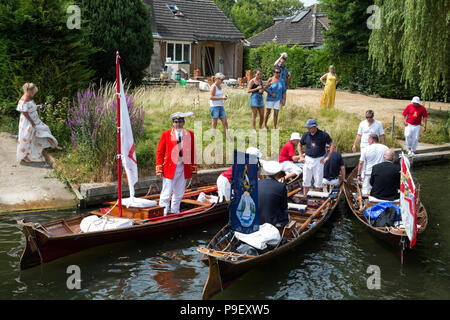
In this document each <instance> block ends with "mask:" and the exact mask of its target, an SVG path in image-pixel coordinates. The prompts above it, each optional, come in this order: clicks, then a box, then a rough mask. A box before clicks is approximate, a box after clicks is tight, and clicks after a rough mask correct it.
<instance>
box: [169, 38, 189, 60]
mask: <svg viewBox="0 0 450 320" xmlns="http://www.w3.org/2000/svg"><path fill="white" fill-rule="evenodd" d="M169 44H173V45H174V46H173V56H174V57H176V51H177V50H176V45H177V44H179V45H181V56H182V57H183V58H184V60H180V61H178V60H172V61H171V62H183V61H188V62H189V64H190V63H191V57H192V44H191V43H190V42H187V41H167V42H166V60H167V58H168V53H169ZM185 44H187V45H189V57H188V59H186V57H185V56H184V45H185Z"/></svg>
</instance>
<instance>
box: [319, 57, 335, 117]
mask: <svg viewBox="0 0 450 320" xmlns="http://www.w3.org/2000/svg"><path fill="white" fill-rule="evenodd" d="M328 70H329V72H328V73H325V74H324V75H323V76H322V77H321V78H320V82H322V84H323V85H324V86H325V88H324V89H323V95H322V99H321V100H320V107H321V108H323V107H324V108H330V109H331V108H334V98H335V97H336V87H337V85H338V83H339V78H338V76H337V75H336V74H335V73H334V66H332V65H331V66H330V67H329V69H328ZM325 78H327V83H325V82H324V81H323V80H324V79H325Z"/></svg>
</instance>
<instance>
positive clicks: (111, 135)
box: [66, 85, 144, 178]
mask: <svg viewBox="0 0 450 320" xmlns="http://www.w3.org/2000/svg"><path fill="white" fill-rule="evenodd" d="M113 88H114V87H113V86H112V85H107V86H106V87H104V88H102V89H100V90H99V91H95V90H94V89H88V90H86V91H81V92H79V93H78V94H77V99H76V100H75V101H73V103H72V105H71V106H70V107H69V109H68V117H67V121H66V124H67V127H68V128H69V131H70V135H71V140H72V143H73V148H74V150H75V152H76V153H78V157H79V158H80V160H81V161H82V162H84V163H91V164H92V167H93V168H97V169H98V170H97V171H96V172H95V174H96V175H98V176H103V177H111V176H113V175H114V173H115V168H116V166H115V163H116V153H117V147H116V146H117V129H116V122H117V113H116V112H117V99H115V96H114V94H112V93H113V92H114V90H113ZM126 99H127V106H128V113H129V115H130V121H131V126H132V130H133V137H134V139H135V142H137V141H138V140H139V139H140V138H141V137H142V136H143V130H144V129H143V124H144V110H143V107H142V105H136V104H135V103H134V99H133V97H131V96H128V95H126ZM93 178H95V177H93Z"/></svg>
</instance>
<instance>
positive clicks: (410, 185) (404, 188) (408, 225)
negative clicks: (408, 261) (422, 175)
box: [400, 154, 417, 248]
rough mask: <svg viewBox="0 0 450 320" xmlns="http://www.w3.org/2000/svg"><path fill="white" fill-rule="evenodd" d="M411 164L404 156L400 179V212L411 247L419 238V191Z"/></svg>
mask: <svg viewBox="0 0 450 320" xmlns="http://www.w3.org/2000/svg"><path fill="white" fill-rule="evenodd" d="M409 167H410V164H409V160H408V158H407V157H405V155H404V154H402V160H401V178H400V211H401V214H402V221H403V224H404V226H405V231H406V235H407V236H408V239H409V243H410V244H409V247H410V248H412V247H413V246H414V245H415V244H416V236H417V190H416V186H415V185H414V181H413V179H412V176H411V171H410V170H409Z"/></svg>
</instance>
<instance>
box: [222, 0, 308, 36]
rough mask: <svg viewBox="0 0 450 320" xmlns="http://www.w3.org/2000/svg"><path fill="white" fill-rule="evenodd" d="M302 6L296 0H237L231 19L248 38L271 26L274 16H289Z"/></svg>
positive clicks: (232, 8)
mask: <svg viewBox="0 0 450 320" xmlns="http://www.w3.org/2000/svg"><path fill="white" fill-rule="evenodd" d="M219 1H220V0H219ZM302 8H303V3H302V2H301V1H298V0H237V1H236V2H235V3H234V4H233V6H232V7H231V20H232V22H233V23H234V24H235V25H236V27H237V28H238V29H239V30H240V31H241V32H242V33H243V34H244V35H245V37H247V38H249V37H251V36H254V35H255V34H257V33H259V32H261V31H263V30H264V29H267V28H268V27H270V26H272V25H273V18H274V17H278V16H291V15H293V14H294V13H296V12H297V11H298V10H300V9H302Z"/></svg>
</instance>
